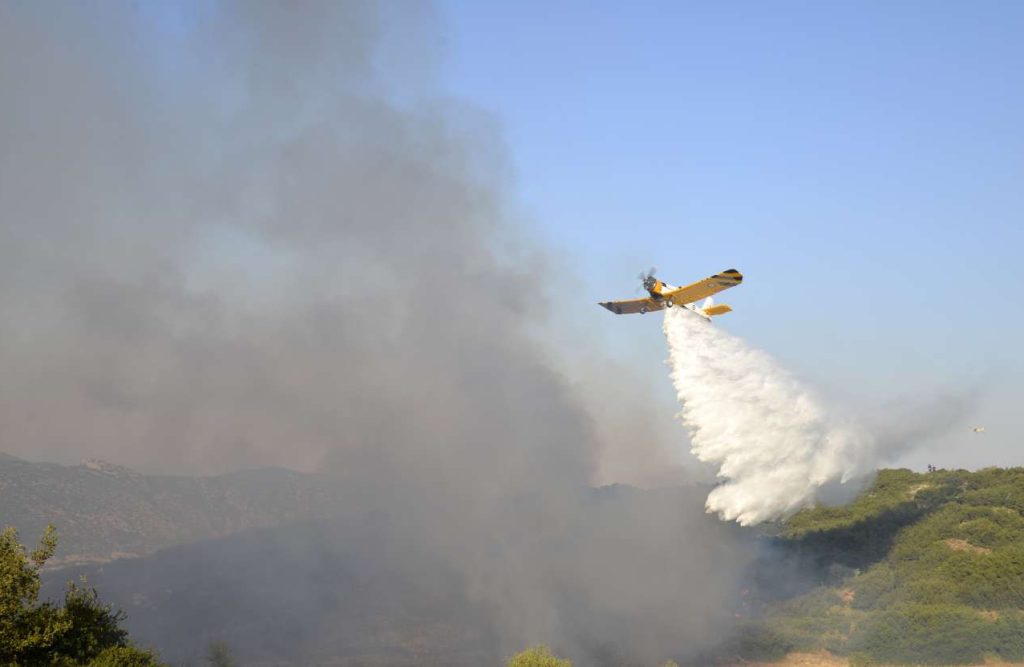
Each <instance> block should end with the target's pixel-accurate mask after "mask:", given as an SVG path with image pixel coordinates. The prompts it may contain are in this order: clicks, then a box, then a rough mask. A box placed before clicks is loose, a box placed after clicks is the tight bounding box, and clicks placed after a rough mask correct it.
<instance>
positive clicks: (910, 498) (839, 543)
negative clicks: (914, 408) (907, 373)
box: [733, 468, 1024, 664]
mask: <svg viewBox="0 0 1024 667" xmlns="http://www.w3.org/2000/svg"><path fill="white" fill-rule="evenodd" d="M1022 513H1024V469H1022V468H1013V469H986V470H980V471H977V472H967V471H963V470H955V471H942V470H940V471H937V472H933V473H926V474H920V473H914V472H911V471H909V470H883V471H881V472H880V473H879V474H878V476H877V479H876V480H875V482H874V484H873V486H872V487H871V488H870V489H868V490H867V491H866V492H865V493H863V494H862V495H861V496H860V497H859V498H857V500H856V501H855V502H853V503H852V504H850V505H849V506H846V507H819V508H815V509H811V510H806V511H803V512H801V513H799V514H797V515H795V516H793V517H792V518H791V519H790V520H788V521H787V522H785V524H783V525H782V526H780V527H779V528H780V533H779V534H778V535H777V536H775V537H773V538H770V539H768V540H766V544H765V549H764V555H763V556H762V558H761V561H760V563H759V567H758V569H757V572H756V573H755V576H754V579H755V582H756V584H755V586H753V587H752V589H751V590H752V591H753V593H750V594H749V596H750V597H749V599H748V600H747V601H746V603H745V606H746V611H747V614H748V617H749V619H750V621H749V623H748V624H747V625H746V627H745V628H744V631H743V633H742V634H741V638H740V640H739V643H738V645H737V646H734V647H733V648H734V650H736V652H738V653H741V654H744V653H745V654H746V655H747V657H750V658H764V657H769V656H770V655H773V654H774V655H778V654H780V653H784V652H786V651H790V650H802V651H814V650H821V649H827V650H828V651H831V652H833V653H836V654H839V655H847V656H850V657H851V658H852V662H854V663H857V664H872V663H873V662H877V663H895V664H907V663H913V664H970V663H977V662H981V661H983V660H985V659H997V658H999V659H1003V660H1024V516H1022ZM787 572H788V573H791V574H790V575H789V576H786V573H787ZM796 572H800V573H802V575H801V576H796V575H795V574H793V573H796Z"/></svg>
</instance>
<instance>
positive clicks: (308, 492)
mask: <svg viewBox="0 0 1024 667" xmlns="http://www.w3.org/2000/svg"><path fill="white" fill-rule="evenodd" d="M0 499H2V502H0V528H4V527H7V526H12V527H14V528H16V529H18V531H19V532H20V533H21V535H22V537H23V539H24V540H25V542H27V543H29V544H31V543H34V542H35V541H36V540H38V539H39V537H40V535H41V534H42V531H43V529H44V528H45V527H46V525H47V524H51V523H52V524H53V525H54V526H55V527H56V529H57V531H58V533H59V534H60V536H61V539H60V546H59V547H58V550H57V553H56V555H55V557H54V558H53V559H52V560H51V561H50V563H51V565H59V564H70V563H86V562H105V561H109V560H113V559H116V558H119V557H130V556H142V555H145V554H149V553H152V552H154V551H156V550H157V549H161V548H163V547H167V546H171V545H174V544H182V543H187V542H194V541H196V540H202V539H209V538H213V537H220V536H223V535H230V534H231V533H234V532H237V531H239V530H244V529H247V528H254V527H261V526H273V525H278V524H281V523H286V522H289V521H296V520H299V521H302V520H309V519H315V518H322V517H326V516H330V515H331V514H332V513H333V512H334V511H336V509H337V502H336V498H335V493H334V487H333V486H332V485H331V484H330V483H329V482H328V480H326V479H323V478H322V477H320V476H317V475H306V474H303V473H299V472H294V471H291V470H284V469H281V468H267V469H262V470H248V471H241V472H235V473H230V474H227V475H219V476H216V477H176V476H169V475H142V474H140V473H138V472H136V471H134V470H131V469H129V468H124V467H121V466H117V465H113V464H110V463H106V462H104V461H95V460H90V461H84V462H83V463H82V464H81V465H77V466H62V465H57V464H55V463H36V462H30V461H24V460H22V459H19V458H16V457H13V456H10V455H7V454H4V453H2V452H0Z"/></svg>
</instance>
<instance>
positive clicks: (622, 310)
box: [601, 297, 665, 315]
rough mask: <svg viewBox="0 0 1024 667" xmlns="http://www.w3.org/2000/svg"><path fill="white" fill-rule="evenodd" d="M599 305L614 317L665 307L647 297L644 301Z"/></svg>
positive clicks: (602, 303)
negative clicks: (613, 314) (614, 315)
mask: <svg viewBox="0 0 1024 667" xmlns="http://www.w3.org/2000/svg"><path fill="white" fill-rule="evenodd" d="M601 305H602V306H604V307H605V308H607V309H608V310H610V311H612V312H613V313H615V314H616V315H629V314H631V313H650V312H653V311H655V310H661V309H662V308H664V307H665V302H664V301H661V300H656V299H652V298H650V297H647V298H646V299H628V300H626V301H602V302H601Z"/></svg>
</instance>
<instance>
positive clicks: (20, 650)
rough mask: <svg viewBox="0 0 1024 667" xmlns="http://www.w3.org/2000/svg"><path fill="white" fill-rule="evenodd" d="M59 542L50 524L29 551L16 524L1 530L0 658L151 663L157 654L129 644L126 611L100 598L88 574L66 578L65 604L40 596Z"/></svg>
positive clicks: (113, 666) (139, 666)
mask: <svg viewBox="0 0 1024 667" xmlns="http://www.w3.org/2000/svg"><path fill="white" fill-rule="evenodd" d="M56 548H57V535H56V531H55V530H54V528H53V526H47V527H46V531H45V532H44V534H43V537H42V539H41V540H40V543H39V548H37V549H36V550H34V551H32V552H31V553H28V551H27V550H26V548H25V547H24V546H23V545H22V544H21V543H20V542H19V541H18V534H17V532H16V531H15V530H14V529H13V528H7V529H5V530H4V531H3V532H2V533H0V664H3V665H15V666H17V665H60V666H68V667H71V666H77V665H88V666H90V667H153V666H156V665H159V663H158V662H157V660H156V658H155V656H154V655H153V654H152V653H150V652H147V651H141V650H139V649H137V648H135V647H133V646H132V645H131V643H130V642H129V640H128V633H127V632H126V631H125V630H123V629H122V628H121V627H120V624H121V621H123V620H124V614H122V613H121V612H120V611H117V610H115V609H113V608H112V607H111V606H109V605H104V604H102V603H101V602H100V600H99V596H98V594H97V593H96V590H95V589H93V588H89V587H88V586H87V585H86V584H85V582H84V580H83V582H82V584H81V585H77V584H74V583H70V584H68V588H67V592H66V594H65V596H64V604H63V605H57V604H54V603H52V602H48V601H44V602H40V601H39V571H40V570H41V569H42V567H43V565H45V564H46V561H47V560H49V559H50V558H51V557H52V556H53V554H54V551H55V550H56Z"/></svg>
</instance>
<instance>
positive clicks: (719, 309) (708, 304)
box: [700, 297, 732, 317]
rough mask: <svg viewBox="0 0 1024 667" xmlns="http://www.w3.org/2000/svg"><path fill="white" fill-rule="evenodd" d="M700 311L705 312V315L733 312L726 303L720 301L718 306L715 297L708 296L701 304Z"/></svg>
mask: <svg viewBox="0 0 1024 667" xmlns="http://www.w3.org/2000/svg"><path fill="white" fill-rule="evenodd" d="M700 311H701V312H702V313H704V316H705V317H715V316H716V315H725V314H726V313H729V312H732V308H730V307H729V306H727V305H725V304H724V303H720V304H718V305H717V306H716V305H715V301H714V299H712V298H711V297H708V298H706V299H704V303H702V304H701V306H700Z"/></svg>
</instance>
